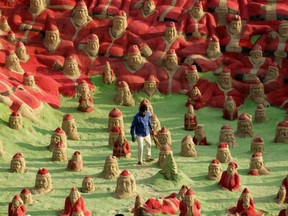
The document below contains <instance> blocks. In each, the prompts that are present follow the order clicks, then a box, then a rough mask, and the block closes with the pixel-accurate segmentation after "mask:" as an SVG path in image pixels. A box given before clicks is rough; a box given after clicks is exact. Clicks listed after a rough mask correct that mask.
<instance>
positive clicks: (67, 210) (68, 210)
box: [58, 196, 92, 216]
mask: <svg viewBox="0 0 288 216" xmlns="http://www.w3.org/2000/svg"><path fill="white" fill-rule="evenodd" d="M76 207H77V208H81V209H82V211H83V213H84V216H91V215H92V214H91V212H90V211H89V210H88V209H86V208H85V202H84V199H83V197H79V199H78V200H77V201H76V202H75V204H74V205H72V203H71V200H70V197H69V196H68V197H66V200H65V207H64V213H59V214H58V215H59V216H71V215H72V213H73V211H74V210H75V209H76Z"/></svg>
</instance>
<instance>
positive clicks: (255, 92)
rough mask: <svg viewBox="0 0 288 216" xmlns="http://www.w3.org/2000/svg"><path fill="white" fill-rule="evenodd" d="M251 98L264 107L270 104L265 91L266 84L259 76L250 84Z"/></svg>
mask: <svg viewBox="0 0 288 216" xmlns="http://www.w3.org/2000/svg"><path fill="white" fill-rule="evenodd" d="M249 98H250V99H251V100H252V101H254V102H255V103H257V104H262V105H263V106H264V107H269V106H270V103H269V101H268V100H267V98H266V95H265V92H264V85H263V84H262V83H261V81H260V80H259V79H258V78H256V79H255V80H254V81H253V83H252V84H251V85H250V91H249Z"/></svg>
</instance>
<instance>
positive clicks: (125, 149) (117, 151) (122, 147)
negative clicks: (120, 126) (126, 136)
mask: <svg viewBox="0 0 288 216" xmlns="http://www.w3.org/2000/svg"><path fill="white" fill-rule="evenodd" d="M129 153H130V154H131V151H130V145H129V143H128V141H127V140H125V141H124V143H119V140H116V141H115V143H114V146H113V156H116V157H126V156H127V154H129Z"/></svg>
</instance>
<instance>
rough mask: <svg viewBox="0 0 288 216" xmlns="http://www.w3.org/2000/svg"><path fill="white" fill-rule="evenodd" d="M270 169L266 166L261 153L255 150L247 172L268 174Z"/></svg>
mask: <svg viewBox="0 0 288 216" xmlns="http://www.w3.org/2000/svg"><path fill="white" fill-rule="evenodd" d="M269 173H270V170H269V169H267V168H266V166H265V163H264V160H263V157H262V153H261V152H255V153H254V154H253V155H252V157H251V160H250V170H249V172H248V174H250V175H268V174H269Z"/></svg>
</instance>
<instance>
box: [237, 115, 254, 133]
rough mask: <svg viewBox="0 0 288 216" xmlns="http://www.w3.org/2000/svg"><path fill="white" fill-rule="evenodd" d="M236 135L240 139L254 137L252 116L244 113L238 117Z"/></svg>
mask: <svg viewBox="0 0 288 216" xmlns="http://www.w3.org/2000/svg"><path fill="white" fill-rule="evenodd" d="M235 134H236V136H237V137H240V138H245V137H252V136H253V134H254V132H253V125H252V116H251V115H249V114H247V113H245V112H244V113H242V114H241V115H240V116H239V117H238V123H237V131H236V133H235Z"/></svg>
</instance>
